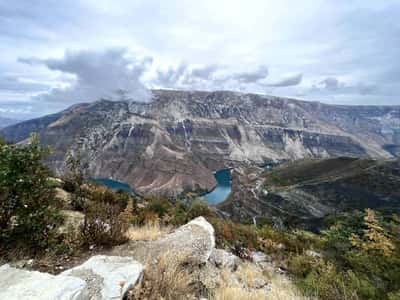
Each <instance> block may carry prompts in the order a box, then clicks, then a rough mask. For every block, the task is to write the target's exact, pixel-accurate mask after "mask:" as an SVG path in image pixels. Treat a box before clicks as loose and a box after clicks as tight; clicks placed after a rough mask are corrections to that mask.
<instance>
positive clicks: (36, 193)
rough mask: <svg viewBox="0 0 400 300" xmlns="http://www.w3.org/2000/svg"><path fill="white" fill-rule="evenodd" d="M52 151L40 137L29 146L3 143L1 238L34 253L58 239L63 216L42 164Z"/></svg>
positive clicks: (0, 145)
mask: <svg viewBox="0 0 400 300" xmlns="http://www.w3.org/2000/svg"><path fill="white" fill-rule="evenodd" d="M48 154H49V151H48V149H44V148H41V147H40V146H39V142H38V138H37V136H35V135H33V136H32V137H31V142H30V144H29V145H27V146H24V147H22V146H17V145H6V144H5V143H0V241H1V245H8V246H12V245H13V244H14V243H19V244H21V245H24V246H25V247H30V248H31V250H33V251H34V252H35V251H36V250H39V249H44V248H47V247H48V246H49V245H50V244H51V243H52V241H53V240H54V238H55V234H56V228H57V226H58V225H60V224H61V222H62V217H61V215H60V214H59V212H58V210H57V208H56V205H55V204H56V203H55V202H56V198H55V195H54V191H53V188H52V187H51V183H50V182H49V180H48V178H49V177H50V175H51V173H50V171H49V170H48V168H47V167H45V166H44V165H43V163H42V160H43V159H44V158H45V157H46V156H47V155H48Z"/></svg>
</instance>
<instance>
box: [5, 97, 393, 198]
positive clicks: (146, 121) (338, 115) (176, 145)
mask: <svg viewBox="0 0 400 300" xmlns="http://www.w3.org/2000/svg"><path fill="white" fill-rule="evenodd" d="M153 95H154V101H153V102H151V103H128V102H111V101H98V102H94V103H90V104H81V105H75V106H73V107H71V108H70V109H67V110H65V111H63V112H61V113H58V114H54V115H50V116H46V117H43V118H39V119H35V120H31V121H26V122H23V123H20V124H17V125H15V126H11V127H8V128H5V129H3V130H1V131H0V135H2V136H4V137H5V138H6V139H7V140H10V141H16V142H20V141H23V140H25V139H26V138H27V137H28V136H29V133H30V132H31V131H37V132H39V134H40V138H41V142H42V143H43V144H44V145H50V146H51V147H52V149H53V150H54V151H53V155H52V156H51V158H50V160H49V161H48V163H49V165H50V166H51V167H52V168H53V169H54V170H55V171H57V172H63V171H64V169H65V161H66V157H67V156H68V155H69V154H76V153H78V152H79V153H80V156H81V159H82V162H83V163H85V164H86V163H87V164H88V166H89V172H90V173H91V175H92V177H98V178H113V179H115V180H119V181H123V182H126V183H128V184H129V185H131V186H132V187H133V189H134V190H135V191H136V192H137V193H139V194H155V195H163V196H176V195H178V194H181V193H185V192H188V191H196V192H199V191H205V190H211V189H212V188H213V187H214V186H215V184H216V182H215V179H214V177H213V171H216V170H218V169H222V168H223V167H227V166H237V165H240V164H243V163H250V164H259V163H262V162H264V161H266V160H270V159H299V158H305V157H331V156H357V157H360V156H373V157H381V158H387V157H391V156H394V155H395V154H396V153H397V151H396V150H395V149H397V148H396V147H397V146H398V145H400V117H399V116H400V107H399V106H392V107H390V106H376V107H373V106H363V107H358V106H339V105H325V104H321V103H317V102H305V101H297V100H292V99H286V98H278V97H271V96H262V95H253V94H241V93H234V92H186V91H165V90H157V91H153ZM60 136H62V137H63V138H62V139H60Z"/></svg>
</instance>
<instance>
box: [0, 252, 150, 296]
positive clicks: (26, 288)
mask: <svg viewBox="0 0 400 300" xmlns="http://www.w3.org/2000/svg"><path fill="white" fill-rule="evenodd" d="M142 272H143V266H142V265H141V264H140V263H138V262H136V261H135V260H133V259H132V258H128V257H116V256H103V255H100V256H93V257H92V258H90V259H89V260H88V261H86V262H85V263H84V264H82V265H80V266H78V267H75V268H73V269H70V270H67V271H65V272H63V273H61V274H59V275H57V276H54V275H51V274H47V273H41V272H36V271H26V270H22V269H16V268H12V267H10V266H9V265H4V266H1V267H0V299H7V300H36V299H37V300H87V299H91V300H112V299H118V300H120V299H122V298H123V296H124V295H125V294H126V292H127V291H128V289H129V288H131V287H132V286H133V285H134V284H136V282H137V281H138V280H139V278H140V276H141V274H142Z"/></svg>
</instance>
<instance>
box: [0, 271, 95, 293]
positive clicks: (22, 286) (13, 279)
mask: <svg viewBox="0 0 400 300" xmlns="http://www.w3.org/2000/svg"><path fill="white" fill-rule="evenodd" d="M86 286H87V284H86V282H85V281H84V280H82V279H80V278H77V277H71V276H54V275H51V274H47V273H41V272H37V271H27V270H23V269H17V268H13V267H10V266H9V265H8V264H6V265H3V266H1V267H0V299H7V300H85V299H88V298H87V294H86V292H87V290H86Z"/></svg>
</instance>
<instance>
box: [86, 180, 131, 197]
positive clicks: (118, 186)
mask: <svg viewBox="0 0 400 300" xmlns="http://www.w3.org/2000/svg"><path fill="white" fill-rule="evenodd" d="M89 180H90V181H92V182H94V183H98V184H101V185H104V186H106V187H108V188H109V189H112V190H114V191H119V190H122V191H124V192H127V193H129V194H131V195H134V194H135V193H134V192H133V190H132V189H131V187H130V186H129V185H128V184H126V183H123V182H120V181H116V180H112V179H109V178H90V179H89Z"/></svg>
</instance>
